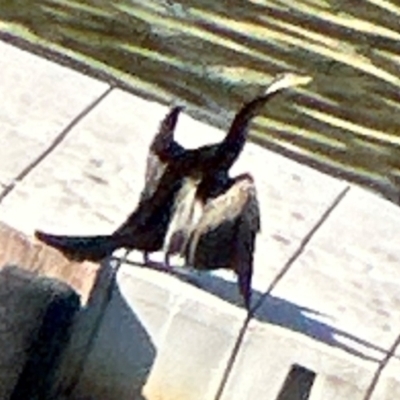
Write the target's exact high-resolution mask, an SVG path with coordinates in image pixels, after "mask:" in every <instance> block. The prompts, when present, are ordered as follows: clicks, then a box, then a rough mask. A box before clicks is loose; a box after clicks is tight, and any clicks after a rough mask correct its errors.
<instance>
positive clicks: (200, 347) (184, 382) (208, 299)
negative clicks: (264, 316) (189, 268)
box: [143, 288, 245, 400]
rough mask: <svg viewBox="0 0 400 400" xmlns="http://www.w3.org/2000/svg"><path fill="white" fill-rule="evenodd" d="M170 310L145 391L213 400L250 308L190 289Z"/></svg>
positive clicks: (154, 395)
mask: <svg viewBox="0 0 400 400" xmlns="http://www.w3.org/2000/svg"><path fill="white" fill-rule="evenodd" d="M190 292H192V293H191V295H190V296H188V297H187V298H186V296H183V295H181V296H179V297H178V299H177V303H176V304H175V305H173V308H172V309H171V311H170V322H169V323H168V325H167V326H166V327H165V331H164V334H163V337H164V339H163V341H162V343H161V344H160V347H159V348H158V351H157V357H156V359H155V363H154V366H153V368H152V370H151V373H150V375H149V378H148V381H147V383H146V386H145V387H144V389H143V394H144V396H145V398H146V399H147V400H154V399H163V400H168V399H171V400H179V399H185V400H191V399H193V400H194V399H196V400H203V399H209V400H211V399H214V398H215V395H216V393H217V391H218V388H219V385H220V383H221V381H222V379H223V375H224V372H225V368H226V366H227V364H228V360H229V358H230V356H231V354H232V351H233V348H234V345H235V342H236V339H237V337H238V335H239V331H240V329H241V327H242V325H243V321H244V319H245V313H244V312H243V311H242V310H239V309H237V308H235V307H232V306H231V305H228V304H227V303H225V302H222V301H221V300H219V299H216V298H215V297H212V296H210V295H207V294H206V293H203V292H201V291H198V290H196V291H195V289H193V288H190Z"/></svg>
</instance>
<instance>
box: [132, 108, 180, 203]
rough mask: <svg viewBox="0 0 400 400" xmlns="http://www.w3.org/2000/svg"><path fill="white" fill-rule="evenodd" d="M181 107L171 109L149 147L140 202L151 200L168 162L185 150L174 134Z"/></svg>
mask: <svg viewBox="0 0 400 400" xmlns="http://www.w3.org/2000/svg"><path fill="white" fill-rule="evenodd" d="M182 110H183V107H178V106H177V107H173V108H171V110H170V111H169V113H168V114H167V115H166V116H165V117H164V119H163V120H162V121H161V123H160V127H159V129H158V132H157V133H156V135H155V136H154V139H153V141H152V143H151V145H150V148H149V153H148V156H147V164H146V172H145V185H144V188H143V190H142V193H141V195H140V200H139V202H141V201H145V200H147V199H149V198H151V197H152V196H153V195H154V193H155V191H156V190H157V187H158V185H159V183H160V180H161V179H162V177H163V175H164V174H165V172H166V169H167V167H168V165H169V163H170V162H172V161H173V160H174V159H175V158H177V157H178V156H179V155H180V154H182V153H183V152H184V151H185V149H184V148H183V147H182V146H181V145H180V144H179V143H178V142H176V141H175V139H174V132H175V128H176V125H177V123H178V118H179V114H180V112H181V111H182Z"/></svg>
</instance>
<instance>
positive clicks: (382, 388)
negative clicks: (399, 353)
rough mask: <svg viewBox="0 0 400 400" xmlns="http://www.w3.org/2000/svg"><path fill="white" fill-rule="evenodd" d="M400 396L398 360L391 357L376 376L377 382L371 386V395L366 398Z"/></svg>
mask: <svg viewBox="0 0 400 400" xmlns="http://www.w3.org/2000/svg"><path fill="white" fill-rule="evenodd" d="M399 398H400V360H399V357H391V358H390V360H389V362H388V363H387V364H386V365H385V366H384V368H383V369H382V371H381V373H380V374H379V376H378V379H377V383H376V385H375V386H374V387H371V395H370V397H368V399H366V400H381V399H388V400H391V399H399Z"/></svg>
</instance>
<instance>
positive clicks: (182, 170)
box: [36, 74, 310, 298]
mask: <svg viewBox="0 0 400 400" xmlns="http://www.w3.org/2000/svg"><path fill="white" fill-rule="evenodd" d="M309 80H310V78H308V77H304V76H300V75H295V74H284V75H282V76H279V77H278V78H276V79H275V80H274V81H273V82H272V83H271V84H270V85H269V86H268V88H267V89H266V90H265V92H264V93H263V94H262V95H261V96H258V97H256V98H255V99H254V100H252V101H250V102H248V103H246V104H245V105H244V106H243V107H242V108H241V109H240V110H239V112H238V113H237V114H236V116H235V118H234V120H233V122H232V124H231V127H230V129H229V131H228V134H227V135H226V137H225V138H224V140H223V141H222V142H220V143H217V144H212V145H206V146H202V147H200V148H197V149H193V150H188V149H185V148H184V147H182V146H181V145H179V144H178V143H177V142H176V141H175V140H174V138H173V132H174V129H175V125H176V122H177V118H178V115H179V112H180V109H179V108H175V109H173V110H171V112H170V114H168V115H167V117H166V118H165V119H164V121H163V123H162V124H161V128H160V130H159V132H158V134H157V135H156V136H155V138H154V140H153V143H152V145H151V146H150V151H149V157H148V162H147V169H146V179H145V181H146V184H145V187H144V189H143V191H142V194H141V196H140V199H139V204H138V207H137V208H136V209H135V211H134V212H133V213H132V214H131V215H130V216H129V217H128V219H127V220H126V221H125V223H124V224H122V225H121V226H120V227H119V228H118V229H117V230H116V231H115V232H114V233H113V234H112V235H100V236H87V237H73V236H64V235H50V234H47V233H44V232H40V231H37V232H36V237H38V238H39V239H40V240H42V241H44V242H46V243H47V244H49V245H51V246H54V247H56V248H58V249H59V250H61V251H63V252H64V253H65V254H66V255H67V256H70V257H72V258H75V259H78V260H84V259H88V260H92V261H100V260H101V259H103V258H105V257H106V256H109V255H111V253H112V252H113V251H114V250H116V249H118V248H127V249H137V250H142V251H143V252H144V255H145V262H146V263H147V262H148V257H147V255H148V253H149V252H152V251H158V250H160V249H162V248H163V250H164V251H165V254H166V266H168V265H169V261H168V259H169V255H170V254H174V253H180V254H185V257H186V259H187V261H188V263H189V264H191V265H194V266H195V267H196V265H199V268H200V269H207V268H206V263H204V262H203V261H202V260H203V259H204V256H203V255H202V254H203V253H204V251H203V249H205V248H207V246H209V243H210V240H209V239H208V236H206V235H205V232H203V231H202V230H201V229H207V228H205V227H206V226H207V224H206V222H207V221H209V218H210V216H212V215H214V213H215V211H212V210H215V208H216V207H218V209H217V211H218V210H219V211H218V212H219V213H220V215H222V216H223V215H225V216H226V215H228V214H229V213H230V212H231V208H230V207H233V208H234V210H237V209H238V207H239V206H238V204H242V203H241V201H244V200H241V199H245V198H248V199H249V201H250V199H252V200H251V201H250V203H252V204H256V201H255V200H256V198H255V195H254V194H253V193H255V189H254V185H253V182H252V179H251V177H249V176H246V177H244V176H242V177H237V178H230V177H229V176H228V170H229V169H230V167H231V166H232V165H233V163H234V162H235V161H236V159H237V157H238V156H239V155H240V152H241V151H242V149H243V146H244V144H245V141H246V138H247V131H248V127H249V124H250V122H251V120H252V118H253V117H254V116H255V115H256V114H257V113H258V112H259V111H260V109H261V108H262V107H263V106H264V104H265V103H266V102H267V101H268V100H269V99H270V98H272V97H273V96H274V95H275V94H276V93H278V92H279V91H281V90H283V89H285V88H287V87H291V86H296V85H300V84H305V83H307V82H308V81H309ZM250 183H251V185H252V186H251V185H250ZM243 188H247V189H248V192H247V195H246V194H245V191H244V189H243ZM240 193H244V194H243V196H244V197H241V198H238V194H240ZM246 196H247V197H246ZM232 199H237V204H236V205H234V204H233V203H232ZM197 204H200V205H201V206H200V208H201V209H202V212H201V213H202V216H201V218H200V219H199V220H198V222H197V224H194V219H193V218H194V211H195V208H196V205H197ZM250 209H252V210H256V208H255V206H253V207H250ZM232 210H233V209H232ZM247 210H248V207H247V206H246V205H243V207H242V208H241V213H239V214H240V215H239V214H238V218H237V221H242V222H240V223H239V222H235V223H233V222H232V223H228V222H227V223H226V224H225V225H224V226H223V227H217V228H216V230H217V231H218V232H221V233H223V235H222V236H221V240H222V238H223V237H224V238H227V237H228V236H229V235H230V237H231V239H232V240H233V241H234V240H236V239H235V238H239V236H238V235H239V234H240V235H241V236H240V237H242V238H245V237H246V235H247V236H249V238H250V239H248V243H249V245H248V246H247V245H246V246H247V248H248V249H250V253H249V254H250V255H251V260H250V261H248V262H247V263H246V262H245V261H243V260H244V255H243V254H244V253H243V252H242V253H241V254H239V253H238V254H237V255H236V256H234V257H236V258H234V259H238V260H239V259H240V260H241V261H240V263H239V261H238V262H236V264H235V265H234V264H233V261H232V260H231V262H225V263H223V262H216V261H218V260H216V261H214V262H211V261H212V260H211V258H208V260H209V261H210V263H209V264H208V265H209V266H210V267H209V268H208V269H214V268H221V267H222V264H224V267H225V268H226V267H228V268H232V269H234V270H235V271H236V272H237V273H238V275H239V272H240V271H241V268H242V269H243V268H245V266H246V265H247V267H246V268H247V269H246V271H247V272H246V273H247V275H246V274H245V273H240V276H239V283H240V285H239V286H240V288H241V292H242V293H243V295H244V297H245V298H248V297H249V296H248V293H249V291H250V289H249V288H250V284H249V282H250V280H251V268H252V254H253V250H254V239H251V238H252V237H253V236H254V237H255V234H254V235H253V234H252V233H251V232H252V229H253V230H254V229H256V228H254V227H255V226H256V225H257V224H256V223H254V225H252V227H251V229H250V230H249V231H248V233H246V234H245V233H243V234H241V232H242V231H241V230H240V229H239V230H238V228H237V227H239V226H240V227H242V229H244V227H245V226H247V225H246V223H244V222H243V221H248V220H249V218H250V217H249V214H248V213H247ZM257 210H258V208H257ZM254 213H255V212H254ZM254 215H255V217H254V218H255V219H257V218H259V215H257V213H255V214H254ZM220 222H221V223H220V225H222V222H223V221H220ZM228 226H231V227H232V229H230V230H229V229H228V228H227V227H228ZM234 227H236V228H234ZM235 232H236V233H235ZM249 232H250V233H249ZM235 235H236V236H235ZM196 238H198V239H196ZM225 240H227V239H223V240H222V241H220V242H219V243H220V244H221V243H224V241H225ZM241 240H242V241H241V242H240V241H239V239H237V240H236V242H237V245H236V246H241V245H242V244H243V243H246V241H245V240H244V239H241ZM239 242H240V243H239ZM163 243H164V246H163ZM216 243H218V241H217V242H216ZM214 248H216V247H215V246H214ZM188 249H191V250H190V251H189V250H188ZM249 254H248V255H247V258H248V259H249V257H250V255H249ZM221 256H222V254H221ZM210 257H211V256H210ZM212 257H214V258H215V257H217V256H216V254H215V252H214V255H213V256H212ZM240 257H241V258H240ZM234 259H233V260H234ZM225 261H226V258H225ZM242 261H243V262H242ZM212 265H213V266H214V267H213V266H212ZM249 266H250V267H249ZM249 271H250V273H249ZM246 276H247V278H246ZM246 282H248V283H247V284H246Z"/></svg>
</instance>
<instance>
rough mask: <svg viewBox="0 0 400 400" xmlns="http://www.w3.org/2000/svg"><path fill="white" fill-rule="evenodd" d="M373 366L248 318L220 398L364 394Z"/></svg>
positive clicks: (356, 399)
mask: <svg viewBox="0 0 400 400" xmlns="http://www.w3.org/2000/svg"><path fill="white" fill-rule="evenodd" d="M377 366H378V364H377V363H376V362H372V361H366V360H362V359H360V358H358V357H354V356H352V355H349V354H347V353H346V352H344V351H342V350H335V349H333V348H331V347H329V346H326V345H323V344H320V343H318V342H316V341H314V340H312V339H310V338H307V337H306V336H304V335H301V334H298V333H294V332H290V331H288V330H286V329H282V328H280V327H276V326H273V325H268V324H260V323H259V322H255V321H253V322H251V323H250V325H249V328H248V330H247V332H246V335H245V337H244V340H243V343H242V346H241V348H240V350H239V353H238V355H237V359H236V362H235V364H234V367H233V369H232V372H231V374H230V376H229V379H228V381H227V385H226V387H225V390H224V391H223V395H222V397H221V400H243V399H270V400H283V399H290V400H301V399H309V400H322V399H323V400H338V399H352V400H365V397H364V396H365V394H366V391H367V389H368V386H369V383H370V382H371V380H372V378H373V374H374V371H375V370H376V368H377ZM383 399H384V398H382V400H383ZM387 399H388V400H389V398H387Z"/></svg>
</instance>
